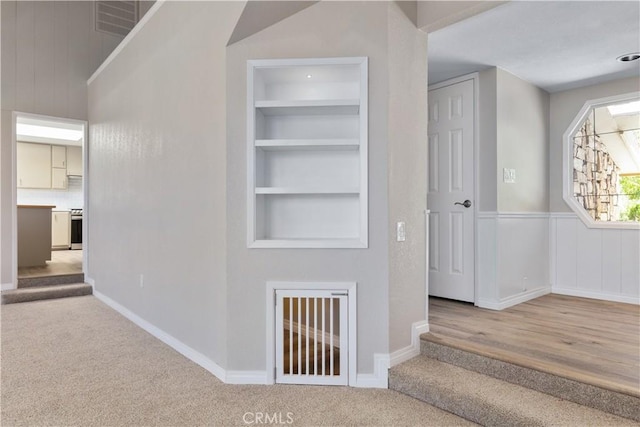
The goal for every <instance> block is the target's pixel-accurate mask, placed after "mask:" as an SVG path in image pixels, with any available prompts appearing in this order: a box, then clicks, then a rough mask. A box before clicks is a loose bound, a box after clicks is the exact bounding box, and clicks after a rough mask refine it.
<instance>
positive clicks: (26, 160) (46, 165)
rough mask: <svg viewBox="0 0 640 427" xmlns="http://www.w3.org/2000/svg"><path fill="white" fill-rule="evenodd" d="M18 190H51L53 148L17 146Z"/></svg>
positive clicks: (27, 143) (26, 144) (33, 145)
mask: <svg viewBox="0 0 640 427" xmlns="http://www.w3.org/2000/svg"><path fill="white" fill-rule="evenodd" d="M16 166H17V180H18V188H51V146H50V145H47V144H33V143H30V142H18V143H17V144H16Z"/></svg>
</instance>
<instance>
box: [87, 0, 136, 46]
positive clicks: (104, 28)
mask: <svg viewBox="0 0 640 427" xmlns="http://www.w3.org/2000/svg"><path fill="white" fill-rule="evenodd" d="M95 6H96V31H101V32H103V33H108V34H112V35H115V36H120V37H124V36H126V35H127V34H129V31H131V29H132V28H133V27H134V26H135V25H136V23H137V22H138V2H137V1H101V0H98V1H96V2H95Z"/></svg>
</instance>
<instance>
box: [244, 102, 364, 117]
mask: <svg viewBox="0 0 640 427" xmlns="http://www.w3.org/2000/svg"><path fill="white" fill-rule="evenodd" d="M255 107H256V108H257V109H259V110H260V111H261V112H262V114H264V115H265V116H312V115H334V114H335V115H356V114H358V113H359V111H360V100H359V99H309V100H307V99H303V100H286V101H279V100H275V101H274V100H269V101H255Z"/></svg>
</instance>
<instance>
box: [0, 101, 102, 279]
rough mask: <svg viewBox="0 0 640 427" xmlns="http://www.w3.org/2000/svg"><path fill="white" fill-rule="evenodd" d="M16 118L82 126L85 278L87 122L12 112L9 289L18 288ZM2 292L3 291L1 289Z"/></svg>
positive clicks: (86, 269)
mask: <svg viewBox="0 0 640 427" xmlns="http://www.w3.org/2000/svg"><path fill="white" fill-rule="evenodd" d="M18 117H28V118H31V119H40V120H49V121H58V122H63V123H73V124H77V125H82V127H83V129H84V136H83V139H82V198H83V205H84V206H83V207H82V272H83V273H84V275H85V277H86V276H87V271H88V268H87V265H88V264H87V261H88V257H87V253H88V247H89V233H88V232H87V231H88V228H89V227H88V225H87V220H88V216H89V215H88V205H89V203H88V202H89V177H88V171H89V167H88V166H89V152H88V151H89V150H88V146H89V144H88V138H89V122H88V121H86V120H77V119H69V118H64V117H56V116H47V115H44V114H33V113H23V112H20V111H12V116H11V286H12V287H11V288H8V289H17V288H18V168H17V163H18V159H17V151H18V148H17V147H18V146H17V144H18V138H17V123H18V122H17V120H18ZM3 290H4V289H3Z"/></svg>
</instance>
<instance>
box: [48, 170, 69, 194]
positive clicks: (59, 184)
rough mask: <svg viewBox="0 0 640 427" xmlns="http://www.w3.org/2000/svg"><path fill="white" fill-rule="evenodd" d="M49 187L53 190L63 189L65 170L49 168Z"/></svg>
mask: <svg viewBox="0 0 640 427" xmlns="http://www.w3.org/2000/svg"><path fill="white" fill-rule="evenodd" d="M51 188H52V189H54V190H65V189H66V188H67V170H66V169H60V168H51Z"/></svg>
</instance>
